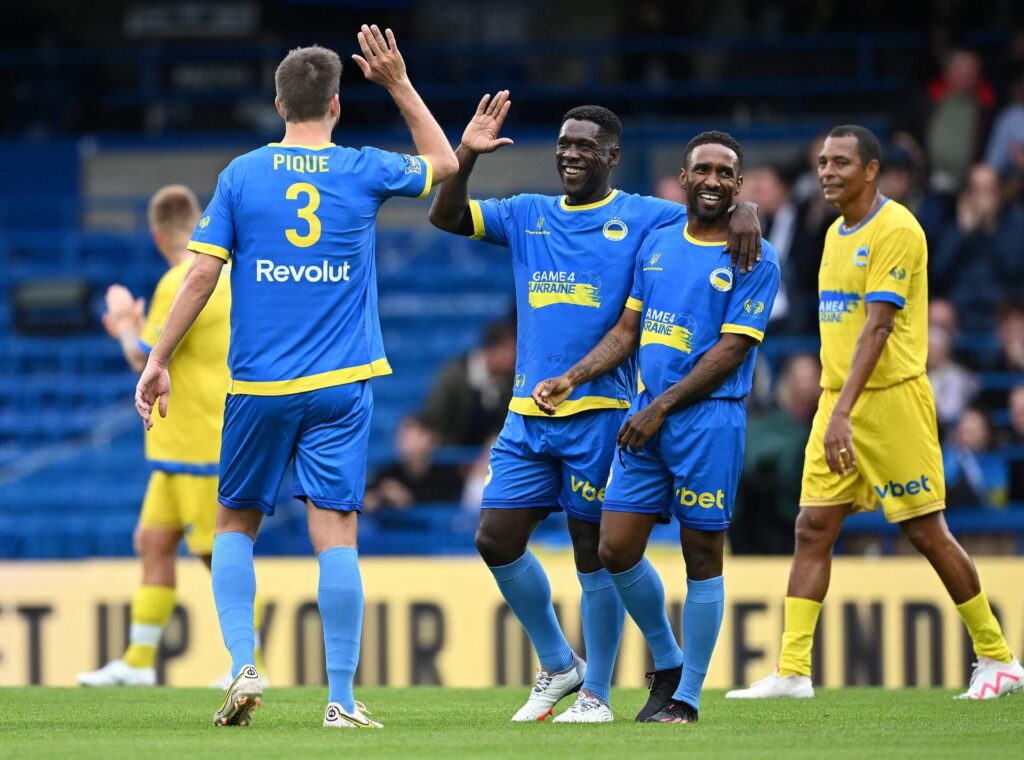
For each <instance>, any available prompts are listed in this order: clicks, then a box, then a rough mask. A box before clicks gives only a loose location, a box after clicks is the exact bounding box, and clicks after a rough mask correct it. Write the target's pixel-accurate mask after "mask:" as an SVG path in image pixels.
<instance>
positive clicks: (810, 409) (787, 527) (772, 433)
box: [729, 354, 821, 554]
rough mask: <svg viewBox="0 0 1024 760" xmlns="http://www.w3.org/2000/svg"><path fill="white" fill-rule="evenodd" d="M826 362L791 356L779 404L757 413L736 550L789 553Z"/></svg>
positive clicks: (733, 534) (735, 524)
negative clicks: (804, 463) (812, 422)
mask: <svg viewBox="0 0 1024 760" xmlns="http://www.w3.org/2000/svg"><path fill="white" fill-rule="evenodd" d="M820 383H821V366H820V365H819V364H818V359H817V358H816V357H814V356H812V355H811V354H795V355H793V356H791V357H790V358H789V360H788V361H787V362H786V364H785V366H784V367H783V369H782V373H781V376H780V378H779V384H778V388H777V390H776V395H777V404H778V405H777V407H776V408H775V409H772V410H770V411H767V412H764V413H761V414H758V415H756V416H752V417H751V418H750V419H749V421H748V423H747V447H746V452H745V461H744V467H743V477H742V479H741V480H740V488H739V493H738V494H737V504H736V511H735V514H734V515H733V521H732V528H731V529H730V531H729V535H730V541H731V542H732V549H733V551H734V552H735V553H736V554H789V553H791V552H792V551H793V544H794V541H793V521H794V520H795V519H796V515H797V512H798V511H799V503H800V475H801V472H802V471H803V461H804V448H805V446H806V444H807V438H808V435H809V433H810V430H811V420H812V419H813V417H814V412H815V410H816V409H817V406H818V396H819V395H820V394H821V386H820Z"/></svg>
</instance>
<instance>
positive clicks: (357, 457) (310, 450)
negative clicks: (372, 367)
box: [219, 380, 373, 515]
mask: <svg viewBox="0 0 1024 760" xmlns="http://www.w3.org/2000/svg"><path fill="white" fill-rule="evenodd" d="M372 414H373V395H372V394H371V392H370V384H369V382H368V381H366V380H363V381H362V382H357V383H347V384H345V385H335V386H332V387H330V388H320V389H318V390H315V391H307V392H305V393H292V394H288V395H286V396H247V395H243V394H237V395H230V396H228V400H227V404H226V405H225V407H224V433H223V438H222V443H221V450H220V492H219V499H220V503H221V504H223V505H224V506H225V507H230V508H232V509H258V510H260V511H261V512H263V513H264V514H266V515H272V514H274V505H275V502H276V501H277V490H278V489H279V488H280V487H281V479H282V477H283V476H284V472H285V469H286V468H287V467H288V463H289V462H290V461H291V460H292V458H294V459H295V478H294V487H293V494H294V496H295V498H297V499H309V500H310V501H311V502H313V505H314V506H317V507H320V508H321V509H337V510H343V511H353V510H354V511H356V512H361V511H362V510H363V494H364V492H365V491H366V453H367V445H368V443H369V439H370V417H371V415H372Z"/></svg>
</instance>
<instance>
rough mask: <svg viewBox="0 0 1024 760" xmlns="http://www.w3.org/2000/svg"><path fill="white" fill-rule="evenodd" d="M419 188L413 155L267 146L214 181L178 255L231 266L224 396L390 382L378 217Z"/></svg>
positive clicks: (424, 169) (419, 162) (423, 186)
mask: <svg viewBox="0 0 1024 760" xmlns="http://www.w3.org/2000/svg"><path fill="white" fill-rule="evenodd" d="M430 185H431V167H430V162H429V161H428V160H427V159H425V158H423V157H422V156H408V155H402V154H398V153H389V152H386V151H382V150H378V149H376V148H362V149H360V150H356V149H353V148H344V147H338V146H335V145H334V144H333V143H328V144H326V145H321V146H315V147H307V146H295V145H288V146H285V145H280V144H278V143H271V144H270V145H267V146H265V147H262V148H259V149H257V150H254V151H252V152H251V153H246V154H245V155H243V156H239V157H238V158H236V159H235V160H234V161H232V162H231V163H230V164H229V165H228V167H227V168H226V169H225V170H224V171H223V172H221V175H220V177H219V178H218V180H217V189H216V191H215V193H214V196H213V199H212V200H211V201H210V205H209V206H208V207H207V209H206V212H205V213H204V214H203V216H202V218H201V219H200V220H199V223H198V224H197V225H196V229H195V232H194V233H193V235H192V239H191V240H190V241H189V245H188V247H189V250H192V251H196V252H198V253H207V254H211V255H213V256H219V257H220V258H223V259H225V260H227V259H229V258H230V259H231V261H232V267H231V294H232V301H231V344H230V349H229V351H228V367H229V368H230V370H231V386H230V392H231V393H246V394H253V395H279V394H286V393H299V392H303V391H310V390H315V389H317V388H326V387H330V386H333V385H340V384H343V383H351V382H356V381H358V380H365V379H367V378H370V377H373V376H376V375H386V374H389V373H390V372H391V368H390V366H389V365H388V362H387V358H386V357H385V355H384V344H383V341H382V339H381V332H380V322H379V319H378V316H377V278H376V265H375V260H374V249H375V245H376V225H375V222H376V217H377V210H378V209H379V208H380V206H381V204H382V203H383V202H384V201H385V200H387V199H388V198H390V197H392V196H395V195H403V196H410V197H421V198H422V197H425V196H426V195H427V193H428V192H430Z"/></svg>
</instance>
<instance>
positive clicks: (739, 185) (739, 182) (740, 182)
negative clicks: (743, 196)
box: [732, 174, 743, 197]
mask: <svg viewBox="0 0 1024 760" xmlns="http://www.w3.org/2000/svg"><path fill="white" fill-rule="evenodd" d="M742 188H743V175H742V174H741V175H739V176H738V177H736V189H735V190H733V192H732V194H733V196H734V197H735V196H737V195H739V194H740V190H741V189H742Z"/></svg>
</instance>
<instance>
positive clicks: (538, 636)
mask: <svg viewBox="0 0 1024 760" xmlns="http://www.w3.org/2000/svg"><path fill="white" fill-rule="evenodd" d="M488 569H489V570H490V571H491V574H492V575H494V580H496V581H497V582H498V589H499V590H500V591H501V594H502V596H504V597H505V601H506V602H508V606H509V607H511V608H512V612H514V613H515V615H516V617H517V618H519V622H520V623H522V625H523V628H525V629H526V633H527V635H529V637H530V641H531V642H532V643H533V648H534V650H536V652H537V658H538V659H539V660H540V667H541V669H542V670H546V671H547V672H548V673H557V672H559V671H562V670H565V669H566V668H568V667H569V666H570V665H572V662H573V659H572V658H573V654H572V647H570V646H569V642H568V641H566V640H565V636H564V635H563V634H562V628H561V627H560V626H559V625H558V618H556V617H555V609H554V607H552V606H551V584H550V583H548V576H547V574H546V573H545V572H544V568H543V567H541V566H540V563H539V562H538V561H537V558H536V557H534V556H533V552H531V551H530V550H529V549H527V550H526V553H525V554H524V555H523V556H522V557H520V558H519V559H517V560H516V561H515V562H512V563H510V564H508V565H498V566H496V567H491V568H488Z"/></svg>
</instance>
